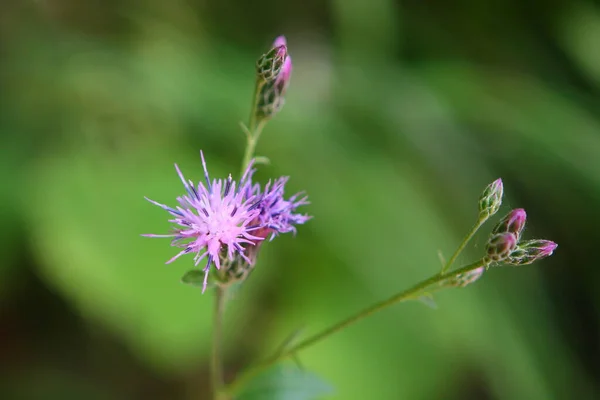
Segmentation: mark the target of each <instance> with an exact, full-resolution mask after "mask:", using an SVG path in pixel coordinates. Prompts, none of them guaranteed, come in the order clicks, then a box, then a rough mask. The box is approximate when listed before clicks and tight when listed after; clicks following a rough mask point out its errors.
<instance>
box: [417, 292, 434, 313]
mask: <svg viewBox="0 0 600 400" xmlns="http://www.w3.org/2000/svg"><path fill="white" fill-rule="evenodd" d="M417 300H419V301H420V302H421V303H423V304H425V305H426V306H427V307H429V308H432V309H434V310H437V308H438V305H437V303H436V302H435V300H434V299H433V295H432V294H431V293H425V294H424V295H423V296H421V297H419V298H418V299H417Z"/></svg>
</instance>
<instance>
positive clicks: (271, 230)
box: [241, 163, 311, 240]
mask: <svg viewBox="0 0 600 400" xmlns="http://www.w3.org/2000/svg"><path fill="white" fill-rule="evenodd" d="M254 172H256V170H255V169H253V168H252V163H251V164H250V166H249V167H248V169H247V170H246V172H245V173H244V176H243V178H242V181H241V185H242V188H243V189H242V191H243V192H244V198H260V201H259V202H258V206H257V209H258V210H259V214H258V215H257V218H256V221H255V222H254V224H255V225H258V226H260V227H261V228H260V229H258V230H257V231H256V232H255V235H256V236H259V237H261V238H266V237H267V236H269V235H271V237H270V239H269V240H273V238H274V237H275V236H277V235H278V234H280V233H287V232H294V233H296V225H300V224H304V223H305V222H306V221H308V220H309V219H310V218H311V217H310V216H308V215H305V214H299V213H296V209H297V208H298V207H300V206H303V205H307V204H310V203H309V202H308V197H307V196H305V195H304V194H303V193H296V194H294V195H292V196H290V197H289V198H287V199H286V198H285V197H284V192H285V184H286V183H287V181H288V180H289V177H287V176H284V177H281V178H279V179H277V180H275V181H274V182H271V181H269V182H268V183H267V184H266V185H265V187H264V189H262V188H261V186H260V184H258V183H256V184H253V183H252V176H253V175H254Z"/></svg>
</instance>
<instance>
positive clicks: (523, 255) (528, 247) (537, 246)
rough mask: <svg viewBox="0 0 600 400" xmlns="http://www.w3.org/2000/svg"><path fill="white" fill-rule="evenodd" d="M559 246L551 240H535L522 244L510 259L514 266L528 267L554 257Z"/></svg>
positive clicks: (509, 261)
mask: <svg viewBox="0 0 600 400" xmlns="http://www.w3.org/2000/svg"><path fill="white" fill-rule="evenodd" d="M557 247H558V245H557V244H556V243H554V242H552V241H550V240H543V239H535V240H528V241H526V242H524V243H521V244H520V245H519V247H517V249H516V250H515V251H513V252H512V253H511V255H510V258H509V259H508V261H507V262H508V263H509V264H512V265H526V264H531V263H533V262H535V261H538V260H541V259H542V258H546V257H549V256H551V255H552V253H553V252H554V250H556V248H557Z"/></svg>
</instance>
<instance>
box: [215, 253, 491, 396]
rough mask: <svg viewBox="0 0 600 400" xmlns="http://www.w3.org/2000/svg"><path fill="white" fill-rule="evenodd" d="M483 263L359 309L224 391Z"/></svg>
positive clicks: (257, 365)
mask: <svg viewBox="0 0 600 400" xmlns="http://www.w3.org/2000/svg"><path fill="white" fill-rule="evenodd" d="M485 265H487V262H486V261H484V260H483V259H481V260H479V261H477V262H474V263H473V264H469V265H467V266H464V267H462V268H459V269H456V270H454V271H452V272H449V273H446V274H442V273H439V274H435V275H433V276H432V277H430V278H428V279H425V280H424V281H422V282H420V283H417V284H416V285H415V286H413V287H411V288H410V289H407V290H405V291H403V292H400V293H398V294H395V295H393V296H392V297H390V298H388V299H386V300H383V301H380V302H378V303H375V304H373V305H371V306H369V307H367V308H365V309H363V310H362V311H359V312H358V313H356V314H354V315H352V316H351V317H349V318H347V319H345V320H342V321H341V322H338V323H337V324H335V325H332V326H331V327H329V328H327V329H325V330H323V331H321V332H319V333H317V334H315V335H313V336H311V337H309V338H307V339H305V340H303V341H302V342H300V343H298V344H297V345H295V346H293V347H291V348H288V349H284V350H283V351H281V352H277V353H275V354H274V355H272V356H271V357H269V358H267V359H265V360H264V361H262V362H260V363H258V364H256V365H255V366H254V367H251V368H249V369H248V370H246V371H245V372H244V373H242V374H241V375H240V376H239V377H238V378H237V379H236V380H235V381H234V382H233V383H232V384H230V385H229V386H228V387H226V392H227V393H234V392H235V391H236V390H237V389H238V388H240V387H242V386H243V385H244V383H246V382H247V381H248V380H249V379H251V378H252V377H254V376H255V375H256V374H258V373H260V372H261V371H263V370H264V369H266V368H268V367H270V366H271V365H273V364H275V363H277V362H278V361H280V360H283V359H285V358H287V357H290V356H293V355H294V354H296V353H297V352H299V351H300V350H304V349H306V348H307V347H310V346H312V345H314V344H316V343H317V342H320V341H321V340H323V339H326V338H327V337H329V336H331V335H333V334H334V333H336V332H339V331H341V330H342V329H344V328H346V327H348V326H350V325H352V324H354V323H356V322H358V321H360V320H362V319H364V318H366V317H368V316H370V315H372V314H374V313H376V312H378V311H381V310H383V309H384V308H387V307H389V306H391V305H394V304H396V303H400V302H403V301H406V300H412V299H414V298H417V297H419V296H420V295H422V294H423V293H424V292H427V290H426V289H428V288H430V287H431V286H434V285H437V284H440V283H443V282H444V281H446V280H448V279H452V278H456V277H457V276H459V275H460V274H464V273H466V272H470V271H473V270H475V269H477V268H480V267H482V266H485ZM438 286H439V285H438ZM434 289H435V288H434Z"/></svg>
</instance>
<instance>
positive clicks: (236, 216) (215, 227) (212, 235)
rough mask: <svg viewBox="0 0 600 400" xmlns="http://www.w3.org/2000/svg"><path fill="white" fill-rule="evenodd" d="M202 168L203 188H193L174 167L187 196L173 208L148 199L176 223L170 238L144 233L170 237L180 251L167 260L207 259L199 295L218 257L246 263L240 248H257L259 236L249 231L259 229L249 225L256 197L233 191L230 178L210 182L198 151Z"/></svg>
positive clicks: (256, 205)
mask: <svg viewBox="0 0 600 400" xmlns="http://www.w3.org/2000/svg"><path fill="white" fill-rule="evenodd" d="M200 157H201V158H202V167H203V168H204V177H205V180H206V186H204V184H203V183H201V182H200V183H198V186H197V188H196V187H194V184H193V183H192V181H186V180H185V178H184V177H183V174H182V173H181V171H180V170H179V167H178V166H177V164H175V169H176V170H177V173H178V174H179V177H180V178H181V181H182V182H183V186H184V187H185V189H186V191H187V194H186V195H183V196H181V197H178V198H177V201H178V203H179V205H178V206H175V207H174V208H172V207H169V206H166V205H164V204H160V203H157V202H155V201H154V200H150V199H148V198H146V199H147V200H148V201H150V202H151V203H152V204H155V205H157V206H159V207H161V208H163V209H164V210H166V211H168V212H169V213H170V214H171V215H172V216H173V217H174V218H173V219H172V220H170V222H172V223H174V224H176V225H177V226H176V227H175V228H174V231H175V232H174V233H173V234H170V235H153V234H147V235H144V236H148V237H172V238H174V239H173V241H172V243H171V244H172V245H173V246H176V247H180V248H183V250H182V251H180V252H179V253H178V254H177V255H175V256H174V257H173V258H171V259H170V260H168V261H167V264H169V263H171V262H173V261H175V260H176V259H177V258H179V257H180V256H182V255H184V254H187V253H195V257H194V261H195V265H198V264H199V263H200V261H202V260H203V259H204V258H205V257H206V260H207V262H206V266H205V267H204V273H205V274H204V283H203V288H202V292H203V293H204V291H205V290H206V285H207V281H208V275H209V272H210V266H211V265H214V266H215V267H216V268H217V269H220V268H221V261H222V260H221V257H224V256H226V257H227V259H229V260H233V259H234V257H236V256H238V255H239V256H240V257H242V258H243V259H244V260H246V261H247V262H248V263H251V260H250V259H249V258H248V257H247V256H246V254H245V250H244V248H243V247H242V245H244V244H247V245H256V244H257V243H258V241H261V240H263V238H262V237H259V236H256V235H255V234H252V233H251V232H253V231H256V230H258V229H259V228H260V227H259V226H253V225H251V222H252V221H255V220H256V219H257V218H258V216H259V214H260V213H261V210H260V209H259V205H260V202H259V201H258V200H259V197H258V196H248V195H247V192H246V191H243V190H239V189H236V183H235V182H234V181H233V180H232V178H231V175H229V177H228V178H227V179H226V180H221V179H219V180H216V179H215V180H213V181H212V182H211V181H210V179H209V176H208V171H207V169H206V162H205V161H204V154H202V151H200Z"/></svg>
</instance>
